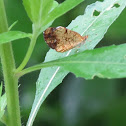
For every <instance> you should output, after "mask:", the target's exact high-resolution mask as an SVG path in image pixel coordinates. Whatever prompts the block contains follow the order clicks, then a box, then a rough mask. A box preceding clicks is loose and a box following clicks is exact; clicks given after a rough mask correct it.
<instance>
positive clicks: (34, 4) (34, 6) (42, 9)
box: [23, 0, 53, 24]
mask: <svg viewBox="0 0 126 126" xmlns="http://www.w3.org/2000/svg"><path fill="white" fill-rule="evenodd" d="M23 4H24V7H25V10H26V12H27V14H28V16H29V18H30V19H31V21H32V22H33V23H35V24H36V23H37V24H41V23H42V21H43V20H44V19H45V16H47V14H48V12H49V11H50V10H51V8H52V6H53V0H23Z"/></svg>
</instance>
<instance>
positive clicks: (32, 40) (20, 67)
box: [15, 31, 38, 73]
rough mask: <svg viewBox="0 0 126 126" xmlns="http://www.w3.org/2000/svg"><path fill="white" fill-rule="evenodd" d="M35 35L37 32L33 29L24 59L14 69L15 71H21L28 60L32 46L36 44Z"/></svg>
mask: <svg viewBox="0 0 126 126" xmlns="http://www.w3.org/2000/svg"><path fill="white" fill-rule="evenodd" d="M37 37H38V34H37V32H36V31H34V32H33V36H32V38H31V42H30V46H29V48H28V51H27V53H26V56H25V58H24V60H23V61H22V63H21V64H20V66H19V67H18V68H17V69H16V71H15V73H18V72H19V71H21V70H22V69H23V68H24V67H25V66H26V64H27V63H28V61H29V59H30V57H31V54H32V52H33V49H34V46H35V44H36V40H37Z"/></svg>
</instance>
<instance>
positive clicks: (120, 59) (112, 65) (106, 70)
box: [49, 44, 126, 79]
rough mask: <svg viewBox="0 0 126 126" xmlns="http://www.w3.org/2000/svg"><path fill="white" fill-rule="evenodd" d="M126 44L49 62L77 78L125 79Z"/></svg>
mask: <svg viewBox="0 0 126 126" xmlns="http://www.w3.org/2000/svg"><path fill="white" fill-rule="evenodd" d="M125 50H126V44H122V45H119V46H115V45H113V46H110V47H104V48H99V49H94V50H87V51H84V52H81V53H78V54H74V55H72V56H69V57H65V58H63V59H59V60H56V61H53V62H50V63H49V64H50V66H55V65H56V66H61V67H63V68H65V69H66V70H68V71H70V72H73V73H74V74H75V75H76V76H77V77H83V78H85V79H93V78H94V77H95V76H98V77H101V78H109V79H110V78H123V77H126V51H125Z"/></svg>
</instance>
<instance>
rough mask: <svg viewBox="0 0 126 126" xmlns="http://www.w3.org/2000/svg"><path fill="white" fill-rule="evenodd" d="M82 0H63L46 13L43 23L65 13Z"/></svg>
mask: <svg viewBox="0 0 126 126" xmlns="http://www.w3.org/2000/svg"><path fill="white" fill-rule="evenodd" d="M83 1H84V0H65V1H64V2H63V3H61V4H59V5H58V6H57V7H55V8H54V9H53V10H52V11H51V12H50V13H49V14H48V15H47V18H46V20H45V21H44V23H43V25H45V24H48V23H49V22H51V21H54V20H55V19H56V18H58V17H59V16H61V15H63V14H65V13H66V12H68V11H69V10H71V9H72V8H74V7H75V6H77V5H78V4H80V3H81V2H83Z"/></svg>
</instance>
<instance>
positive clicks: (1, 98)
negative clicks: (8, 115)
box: [0, 84, 7, 120]
mask: <svg viewBox="0 0 126 126" xmlns="http://www.w3.org/2000/svg"><path fill="white" fill-rule="evenodd" d="M6 105H7V102H6V95H5V94H3V95H2V84H1V86H0V120H1V118H2V117H3V115H4V112H5V107H6Z"/></svg>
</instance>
